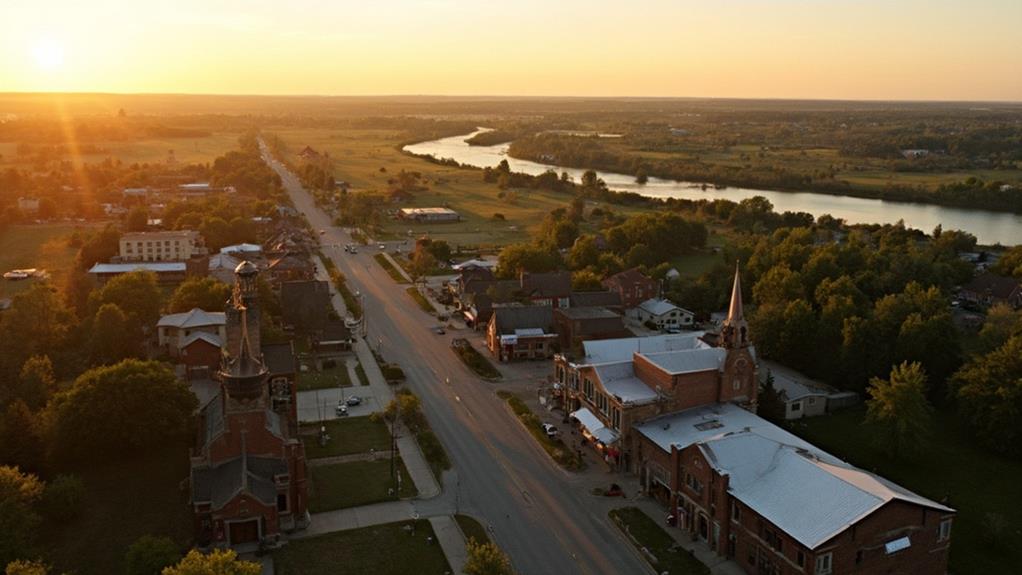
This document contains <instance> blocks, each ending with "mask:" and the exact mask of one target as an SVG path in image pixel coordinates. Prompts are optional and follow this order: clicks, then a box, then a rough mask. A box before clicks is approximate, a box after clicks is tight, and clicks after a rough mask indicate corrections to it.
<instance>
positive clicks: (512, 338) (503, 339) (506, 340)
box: [500, 335, 518, 345]
mask: <svg viewBox="0 0 1022 575" xmlns="http://www.w3.org/2000/svg"><path fill="white" fill-rule="evenodd" d="M500 344H501V345H517V344H518V336H517V335H502V336H500Z"/></svg>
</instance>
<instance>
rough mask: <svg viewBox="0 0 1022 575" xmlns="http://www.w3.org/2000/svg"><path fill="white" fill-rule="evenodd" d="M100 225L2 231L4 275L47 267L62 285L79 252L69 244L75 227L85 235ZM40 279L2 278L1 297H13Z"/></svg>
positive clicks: (19, 227) (0, 269)
mask: <svg viewBox="0 0 1022 575" xmlns="http://www.w3.org/2000/svg"><path fill="white" fill-rule="evenodd" d="M96 227H97V225H96V224H70V223H54V224H34V225H16V226H10V227H9V228H7V230H6V231H3V232H0V275H2V274H3V273H5V272H8V271H10V270H12V269H23V268H39V269H45V270H46V271H48V272H50V274H51V278H50V281H52V282H53V283H54V284H55V285H58V286H59V285H61V283H62V281H63V279H64V276H65V275H66V274H67V272H68V271H70V270H71V269H72V267H73V266H74V263H75V255H77V253H78V249H77V248H73V247H70V246H68V243H67V240H68V238H70V237H71V234H72V232H74V231H75V230H80V231H81V232H82V233H83V234H85V233H88V232H89V231H90V230H92V229H95V228H96ZM37 281H39V280H33V279H29V280H21V281H8V280H4V279H0V298H4V297H13V296H14V295H16V294H18V293H21V292H22V291H24V290H26V289H28V288H29V287H30V286H31V285H32V284H34V283H36V282H37Z"/></svg>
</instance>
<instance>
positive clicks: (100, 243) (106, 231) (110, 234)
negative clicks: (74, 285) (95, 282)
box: [75, 226, 121, 271]
mask: <svg viewBox="0 0 1022 575" xmlns="http://www.w3.org/2000/svg"><path fill="white" fill-rule="evenodd" d="M120 242H121V233H120V232H118V231H117V229H116V228H114V227H113V226H107V227H105V228H103V230H102V231H100V232H97V233H95V234H92V235H91V236H89V239H88V240H86V242H85V243H84V244H83V245H82V248H81V249H80V250H78V255H77V256H76V258H75V263H76V267H77V268H78V269H80V270H83V271H84V270H87V269H89V268H90V267H92V265H93V264H96V263H98V262H105V261H107V260H109V259H110V258H112V257H113V256H115V255H117V254H118V253H119V252H120V249H121V248H120Z"/></svg>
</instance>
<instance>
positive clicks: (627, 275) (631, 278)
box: [603, 268, 660, 309]
mask: <svg viewBox="0 0 1022 575" xmlns="http://www.w3.org/2000/svg"><path fill="white" fill-rule="evenodd" d="M603 287H605V288H607V289H608V290H610V291H612V292H615V293H617V294H619V295H620V296H621V304H622V305H623V306H624V308H625V309H632V308H635V307H638V306H639V304H640V303H642V302H644V301H646V300H648V299H653V298H655V297H657V296H658V295H659V294H660V284H659V282H657V281H656V280H654V279H653V278H651V277H649V276H647V275H645V274H643V273H642V272H640V271H639V268H632V269H630V270H625V271H623V272H621V273H617V274H614V275H612V276H610V277H608V278H606V279H605V280H603Z"/></svg>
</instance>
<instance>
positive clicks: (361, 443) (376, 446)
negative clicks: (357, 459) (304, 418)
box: [302, 416, 390, 459]
mask: <svg viewBox="0 0 1022 575" xmlns="http://www.w3.org/2000/svg"><path fill="white" fill-rule="evenodd" d="M323 425H324V426H325V427H326V430H327V433H328V434H329V435H330V438H331V440H330V443H329V444H327V445H326V447H320V445H319V442H318V441H316V437H317V436H316V434H317V432H318V430H319V426H318V425H314V426H309V427H305V428H303V429H302V431H303V433H305V456H306V457H307V458H309V459H317V458H320V457H333V456H335V455H351V454H354V453H369V450H376V451H388V450H390V430H389V429H387V424H386V423H384V422H383V420H382V419H380V420H377V421H373V420H372V419H370V418H369V417H368V416H366V417H345V418H341V419H332V420H330V421H326V422H324V423H323ZM310 432H311V435H309V434H308V433H310Z"/></svg>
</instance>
